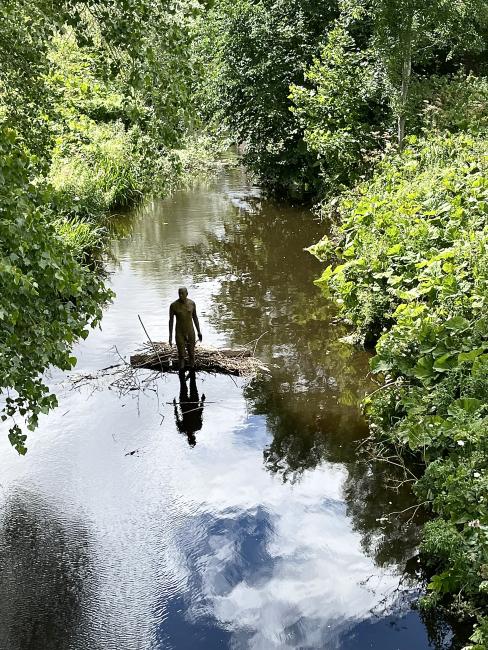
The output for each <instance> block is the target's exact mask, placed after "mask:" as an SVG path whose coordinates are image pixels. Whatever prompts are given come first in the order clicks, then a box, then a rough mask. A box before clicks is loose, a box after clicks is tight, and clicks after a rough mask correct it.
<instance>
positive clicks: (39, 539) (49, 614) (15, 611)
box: [0, 491, 89, 650]
mask: <svg viewBox="0 0 488 650" xmlns="http://www.w3.org/2000/svg"><path fill="white" fill-rule="evenodd" d="M88 542H89V540H88V534H87V532H86V530H84V529H83V527H82V525H81V524H79V523H78V522H69V523H68V522H66V521H61V520H60V519H59V518H58V517H57V516H56V513H55V512H54V511H52V510H51V508H50V507H49V505H47V504H46V503H45V502H43V501H41V500H40V499H39V498H37V497H36V496H34V495H32V494H30V493H28V492H20V491H19V492H17V493H16V495H15V496H14V497H12V498H11V499H9V500H8V501H7V503H6V505H5V509H4V510H3V512H2V515H1V519H0V647H1V648H2V649H3V648H5V650H7V649H8V650H40V649H41V648H42V650H64V649H67V648H73V647H74V645H75V644H74V640H75V639H76V638H77V637H78V634H79V633H80V627H81V620H82V603H83V599H84V592H85V580H86V576H87V574H88V571H89V558H88Z"/></svg>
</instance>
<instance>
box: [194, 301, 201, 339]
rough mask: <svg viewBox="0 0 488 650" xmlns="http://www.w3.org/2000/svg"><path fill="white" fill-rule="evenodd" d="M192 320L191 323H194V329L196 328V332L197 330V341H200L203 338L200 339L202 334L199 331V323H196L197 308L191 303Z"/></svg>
mask: <svg viewBox="0 0 488 650" xmlns="http://www.w3.org/2000/svg"><path fill="white" fill-rule="evenodd" d="M192 318H193V322H194V323H195V327H196V330H197V333H198V340H199V341H201V340H202V338H203V337H202V333H201V331H200V323H199V322H198V316H197V306H196V305H195V303H193V313H192Z"/></svg>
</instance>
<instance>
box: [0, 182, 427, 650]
mask: <svg viewBox="0 0 488 650" xmlns="http://www.w3.org/2000/svg"><path fill="white" fill-rule="evenodd" d="M116 227H117V228H116V231H117V234H116V237H115V240H114V244H113V251H112V252H113V255H112V258H111V259H112V261H111V262H110V267H111V271H112V276H111V283H112V285H113V288H114V290H115V291H116V294H117V297H116V299H115V301H114V302H113V304H112V305H110V306H109V307H107V309H106V311H105V315H104V318H103V322H102V327H101V329H99V330H96V331H94V332H93V333H92V334H91V335H90V336H89V338H88V339H87V340H86V341H84V342H82V343H81V344H80V345H78V346H77V348H76V350H75V354H76V356H77V358H78V367H77V369H76V372H88V371H92V370H96V369H99V368H102V367H105V366H108V365H110V364H111V363H114V362H115V361H116V359H117V356H116V353H115V352H114V349H113V346H117V350H118V352H119V353H120V354H121V355H124V356H125V355H128V354H130V353H131V352H132V351H133V350H134V349H135V348H137V347H138V345H139V344H140V343H141V342H142V341H143V339H144V335H143V332H142V330H141V327H140V324H139V322H138V319H137V314H140V315H141V316H142V318H143V320H144V323H145V325H146V327H147V329H148V330H149V332H150V333H151V335H152V337H154V338H155V339H163V338H166V337H167V320H168V318H167V310H168V305H169V303H170V301H171V300H173V299H174V298H175V297H176V295H175V294H176V289H177V287H178V286H179V285H182V284H186V285H187V286H188V288H189V291H190V296H191V297H192V298H193V299H194V300H195V301H196V303H197V307H198V309H199V313H200V321H201V324H202V330H203V334H204V340H205V342H207V343H211V344H215V345H221V344H226V345H227V344H229V345H241V344H245V343H248V342H249V341H252V340H254V339H257V338H258V337H260V336H261V335H263V336H262V338H261V339H260V340H259V342H258V345H257V353H258V354H259V356H260V357H261V358H262V359H263V360H264V361H266V362H267V363H269V364H272V366H273V371H272V374H271V376H270V377H267V378H264V379H260V380H259V381H255V382H253V383H251V384H247V383H246V382H243V381H242V380H239V381H233V380H232V379H230V378H228V377H222V376H217V377H213V376H199V377H198V378H197V389H198V392H199V396H200V397H201V395H202V394H205V397H206V400H205V405H204V408H203V412H202V413H201V414H200V415H199V416H198V417H197V418H196V419H195V418H193V420H191V422H190V424H188V422H187V423H186V425H185V426H179V427H178V426H177V423H176V421H175V411H174V406H173V404H172V402H173V399H174V398H176V400H178V395H179V392H178V391H179V387H178V380H177V377H175V376H165V377H162V378H161V379H160V380H159V382H158V386H157V392H152V391H147V392H145V393H143V394H140V393H131V394H129V395H128V396H124V397H121V396H120V395H118V394H117V392H116V391H113V390H108V389H106V388H103V387H98V388H97V387H95V386H85V387H84V388H82V389H81V390H78V391H74V390H72V389H71V387H70V384H69V382H68V381H67V378H66V376H65V375H63V374H62V373H59V372H53V373H52V375H51V377H50V379H49V381H50V384H51V385H52V387H53V389H54V390H55V391H56V393H57V394H58V395H59V401H60V405H59V408H58V409H57V410H56V411H54V412H52V413H51V414H50V415H49V416H46V417H44V418H43V419H42V421H41V425H40V427H39V429H38V430H37V431H36V432H35V433H34V434H31V435H30V438H29V451H28V454H27V456H26V457H24V458H21V457H18V456H17V455H16V454H15V452H14V451H13V450H12V449H11V448H10V447H9V445H8V441H7V439H6V432H5V428H3V429H2V430H1V432H0V434H1V435H0V445H1V456H0V459H1V460H0V471H1V479H0V482H1V490H0V500H1V502H0V648H1V649H2V650H51V649H53V650H64V649H66V650H97V649H100V650H156V649H157V650H163V649H164V650H170V649H173V648H174V649H175V650H186V649H190V648H191V649H192V650H198V649H202V650H203V649H208V650H213V649H214V648H232V649H235V650H240V649H243V650H244V649H253V650H273V649H288V648H290V649H291V648H293V649H297V648H301V649H308V648H310V649H312V648H327V649H330V650H333V649H336V648H337V649H340V650H359V649H361V650H363V649H365V648H375V649H376V650H382V649H384V650H393V649H395V650H410V649H411V648H416V649H417V650H422V649H423V648H429V647H431V646H430V645H429V641H428V635H427V632H426V629H425V628H424V626H423V624H422V622H421V620H420V618H419V616H418V614H417V613H415V612H414V611H413V610H412V609H411V607H410V602H411V600H412V597H413V595H414V589H415V583H414V582H412V580H409V579H407V578H406V576H405V574H404V568H405V565H406V563H407V562H408V560H409V559H410V558H411V557H412V556H413V555H414V553H415V545H416V541H417V532H418V531H417V528H416V526H414V525H410V526H405V519H402V518H401V517H400V518H393V519H392V521H391V522H385V521H384V520H383V519H382V517H384V515H385V514H386V513H387V512H388V511H394V510H401V509H402V508H403V507H405V504H409V503H411V501H408V496H406V495H405V494H399V495H392V494H391V493H386V492H385V490H384V483H383V481H384V478H385V477H384V472H385V469H384V468H381V467H377V466H375V465H372V464H368V463H365V462H363V461H361V460H360V459H359V457H358V454H357V449H356V446H357V442H358V441H359V440H360V439H361V438H362V437H364V435H365V433H366V430H365V425H364V422H363V421H362V419H361V416H360V414H359V411H358V406H357V405H358V402H359V400H360V399H361V397H362V396H363V395H364V394H365V393H366V391H367V390H369V389H370V386H368V384H367V381H368V380H367V379H366V377H367V373H368V358H367V355H366V353H363V352H360V351H357V350H353V349H351V348H350V347H348V346H347V345H346V344H345V343H341V342H339V340H338V339H339V338H340V336H341V335H343V334H344V333H345V332H344V331H343V329H342V326H340V325H338V324H337V323H335V322H334V318H335V312H334V309H333V307H332V306H331V305H330V304H329V303H327V302H326V301H325V300H324V299H323V298H322V296H321V295H320V291H319V290H318V288H317V287H315V286H314V285H313V282H312V281H313V279H314V277H316V276H317V275H318V274H319V272H320V265H319V264H318V263H317V262H316V261H315V260H314V259H313V258H312V257H311V256H310V255H309V254H308V253H306V252H304V250H303V248H304V247H305V246H307V245H308V244H310V243H312V242H313V241H315V240H316V239H317V238H318V237H319V235H320V234H321V231H322V228H323V226H322V225H321V224H319V223H317V222H316V221H315V220H314V218H313V216H312V215H311V214H310V213H309V212H308V211H306V210H300V209H296V208H292V207H289V206H288V207H287V206H282V205H278V204H275V203H273V202H271V201H265V200H264V199H263V198H262V197H261V195H260V192H259V189H258V188H256V187H254V186H253V185H252V184H250V183H249V182H248V180H247V179H246V177H245V175H244V174H243V172H241V171H239V170H236V171H228V172H225V173H223V174H222V175H221V176H220V177H219V178H217V179H216V180H215V181H213V182H212V183H210V184H209V185H207V186H202V187H196V188H193V189H191V190H182V191H179V192H177V193H176V194H175V195H173V196H172V197H170V198H168V199H166V200H155V201H153V202H152V203H150V204H148V205H147V206H145V207H144V209H141V210H138V211H137V212H136V213H135V214H134V215H130V216H128V217H124V218H121V219H120V220H119V221H118V222H117V223H116ZM179 415H181V414H179ZM185 427H186V428H185ZM192 428H193V430H192ZM130 452H134V453H132V454H130ZM128 454H129V455H128ZM406 499H407V500H406ZM432 647H433V646H432Z"/></svg>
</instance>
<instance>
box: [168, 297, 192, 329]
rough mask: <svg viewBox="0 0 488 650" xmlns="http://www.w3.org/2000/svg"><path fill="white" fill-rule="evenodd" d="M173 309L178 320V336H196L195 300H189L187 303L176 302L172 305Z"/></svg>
mask: <svg viewBox="0 0 488 650" xmlns="http://www.w3.org/2000/svg"><path fill="white" fill-rule="evenodd" d="M171 309H172V311H173V314H174V315H175V318H176V334H177V335H178V334H181V335H183V336H195V330H194V329H193V312H194V309H195V303H194V302H193V300H190V299H189V298H187V299H186V301H185V302H180V301H179V300H175V301H174V302H173V303H172V305H171Z"/></svg>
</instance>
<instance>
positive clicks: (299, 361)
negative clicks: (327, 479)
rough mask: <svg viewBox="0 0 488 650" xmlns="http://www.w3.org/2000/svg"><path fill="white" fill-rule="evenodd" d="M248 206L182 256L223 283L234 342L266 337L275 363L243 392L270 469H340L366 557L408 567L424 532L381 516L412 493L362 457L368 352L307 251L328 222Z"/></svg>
mask: <svg viewBox="0 0 488 650" xmlns="http://www.w3.org/2000/svg"><path fill="white" fill-rule="evenodd" d="M247 202H248V203H249V204H251V205H250V209H249V207H248V209H247V210H239V211H236V213H235V214H234V215H231V218H229V219H228V220H225V221H224V224H223V228H222V230H221V231H220V232H217V233H213V232H211V233H208V234H207V236H206V239H205V241H204V242H203V243H199V244H197V245H194V246H191V247H188V248H187V249H185V253H184V256H183V257H184V259H185V260H186V262H187V264H188V269H186V270H187V271H188V272H189V273H190V272H191V273H193V277H194V278H195V279H196V280H197V281H198V280H200V281H203V280H205V279H209V278H210V279H218V280H219V283H218V288H217V291H216V293H215V294H214V296H213V310H212V313H211V320H212V324H213V325H214V326H215V328H216V329H217V330H219V331H222V332H223V333H225V334H226V335H227V336H228V337H229V339H230V343H231V344H236V345H239V344H241V345H242V344H245V343H247V342H248V341H251V340H253V339H256V338H257V337H259V336H260V335H261V334H263V332H267V334H266V335H265V336H264V337H263V338H262V339H261V341H260V342H259V345H258V350H257V352H258V354H259V355H260V357H261V358H263V359H264V360H266V361H268V362H271V363H274V364H276V366H277V367H275V368H274V369H273V372H272V376H271V377H268V378H263V379H260V380H258V381H255V382H253V383H251V385H250V386H248V388H247V389H246V397H247V398H248V399H249V400H250V401H251V402H252V403H253V409H254V411H255V412H256V413H258V414H261V415H263V416H265V417H266V421H267V426H268V429H269V431H270V432H271V434H272V440H271V442H270V444H269V445H268V447H267V448H266V449H265V450H264V462H265V465H266V467H267V468H268V469H269V470H270V471H272V472H275V473H279V474H280V475H281V476H282V477H283V479H284V480H290V481H293V480H297V479H299V477H300V475H301V474H302V473H303V472H304V471H305V470H308V469H313V468H315V467H316V466H317V465H319V464H320V463H322V462H323V461H324V460H328V461H330V462H340V463H344V464H345V465H346V467H347V469H348V472H349V477H348V479H347V481H346V484H345V487H344V495H345V498H346V501H347V507H348V512H349V515H350V516H351V518H352V521H353V526H354V527H355V528H356V529H357V530H358V532H360V533H361V535H362V539H363V545H364V548H365V551H366V552H367V553H370V554H372V555H373V556H374V557H375V559H376V560H377V561H378V562H379V563H380V564H388V563H399V564H400V565H402V566H403V565H404V564H405V562H406V560H408V558H409V557H410V556H411V555H412V554H413V553H414V549H415V546H416V542H417V535H418V532H419V530H418V526H417V525H416V524H410V525H406V520H407V519H408V518H409V517H410V515H411V514H412V512H411V511H408V512H407V513H406V514H405V516H400V517H395V516H394V517H392V518H391V520H390V521H389V522H385V521H384V520H382V519H381V518H382V517H384V516H385V515H386V514H388V512H391V511H396V510H403V509H404V508H406V507H408V506H410V505H411V504H412V503H413V500H412V496H411V494H410V492H409V491H408V489H405V490H403V491H400V492H399V493H398V494H396V493H393V492H391V491H387V490H386V489H385V478H387V477H386V471H387V470H388V475H389V474H390V468H387V467H385V466H384V465H379V464H377V463H370V462H366V460H365V459H364V458H362V457H360V456H359V454H358V452H357V442H358V440H359V439H361V438H363V437H364V436H365V434H366V432H367V427H366V425H365V423H364V420H363V419H362V418H361V416H360V413H359V408H358V405H359V402H360V401H361V399H362V397H364V395H365V393H366V392H367V391H368V389H369V388H370V386H371V384H370V383H369V381H368V379H367V376H368V370H369V366H368V355H367V354H366V353H365V352H362V351H359V350H356V349H354V348H353V347H351V346H349V345H347V344H345V343H342V342H340V341H339V338H340V337H341V336H343V335H344V334H345V333H346V330H345V328H344V326H342V325H340V324H337V323H335V322H334V317H335V310H334V307H333V305H331V303H328V302H327V301H325V300H324V299H323V297H322V295H321V293H320V291H319V290H318V289H317V288H316V287H315V286H314V285H313V279H314V277H316V276H317V275H318V274H319V273H320V264H317V263H316V261H315V260H314V259H313V258H312V256H310V255H308V254H307V253H304V251H303V248H304V247H305V246H306V245H308V244H310V243H311V242H313V241H315V240H317V239H318V237H319V235H320V234H321V231H323V226H322V225H320V224H317V223H316V222H314V221H313V220H312V219H311V218H310V214H309V213H307V212H305V211H300V210H295V209H293V208H286V207H282V206H280V205H276V204H272V203H269V202H266V201H264V202H260V200H259V199H253V198H252V197H251V198H248V199H247ZM390 501H391V502H392V503H391V504H390V503H389V502H390Z"/></svg>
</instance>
